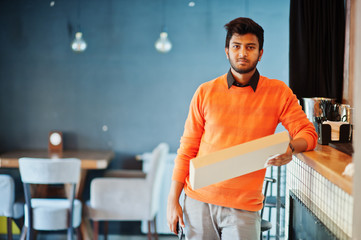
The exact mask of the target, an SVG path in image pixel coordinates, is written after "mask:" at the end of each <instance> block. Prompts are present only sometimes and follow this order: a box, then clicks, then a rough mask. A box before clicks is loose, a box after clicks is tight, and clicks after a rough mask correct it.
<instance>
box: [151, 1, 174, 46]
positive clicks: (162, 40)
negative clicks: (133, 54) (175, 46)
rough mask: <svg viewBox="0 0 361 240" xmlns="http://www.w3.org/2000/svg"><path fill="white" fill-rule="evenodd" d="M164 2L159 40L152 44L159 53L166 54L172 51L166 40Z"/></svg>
mask: <svg viewBox="0 0 361 240" xmlns="http://www.w3.org/2000/svg"><path fill="white" fill-rule="evenodd" d="M164 1H165V0H163V1H162V21H163V26H162V29H161V32H160V35H159V38H158V39H157V41H156V42H155V44H154V47H155V49H156V50H157V51H158V52H160V53H167V52H169V51H170V50H171V49H172V43H171V42H170V40H169V38H168V32H167V28H166V25H165V2H164Z"/></svg>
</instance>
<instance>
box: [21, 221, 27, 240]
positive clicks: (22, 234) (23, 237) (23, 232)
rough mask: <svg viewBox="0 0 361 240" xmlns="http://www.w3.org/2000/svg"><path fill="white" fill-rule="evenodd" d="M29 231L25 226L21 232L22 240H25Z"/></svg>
mask: <svg viewBox="0 0 361 240" xmlns="http://www.w3.org/2000/svg"><path fill="white" fill-rule="evenodd" d="M27 231H28V228H27V227H26V226H25V224H24V225H23V229H22V230H21V235H20V240H25V238H26V232H27Z"/></svg>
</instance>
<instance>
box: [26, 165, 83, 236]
mask: <svg viewBox="0 0 361 240" xmlns="http://www.w3.org/2000/svg"><path fill="white" fill-rule="evenodd" d="M19 169H20V176H21V180H22V182H23V185H24V194H25V207H24V211H25V227H26V231H27V232H26V239H27V240H33V239H34V238H35V235H34V231H33V230H42V231H52V230H54V231H56V230H67V236H68V237H67V238H68V240H71V239H73V230H74V228H77V227H79V225H80V223H81V212H82V204H81V202H80V201H79V200H77V199H75V187H76V183H77V182H78V181H79V177H80V160H79V159H74V158H68V159H40V158H20V159H19ZM30 184H46V185H54V184H55V185H58V184H70V193H69V196H68V198H64V196H61V197H62V198H33V196H32V194H31V192H30ZM66 186H68V185H65V186H64V187H66ZM67 190H69V189H67Z"/></svg>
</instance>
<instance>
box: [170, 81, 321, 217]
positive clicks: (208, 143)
mask: <svg viewBox="0 0 361 240" xmlns="http://www.w3.org/2000/svg"><path fill="white" fill-rule="evenodd" d="M280 122H281V123H282V124H283V126H284V127H285V128H286V129H287V130H288V132H289V133H290V135H291V136H292V137H293V138H294V139H295V138H300V137H302V138H304V139H305V140H306V141H307V143H308V149H307V150H311V149H313V148H314V147H315V146H316V142H317V134H316V132H315V128H314V126H313V124H312V123H311V122H310V121H309V120H308V119H307V117H306V114H305V113H304V112H303V111H302V108H301V106H300V105H299V104H298V101H297V98H296V96H295V95H294V94H293V93H292V90H291V89H290V88H289V87H288V86H287V85H286V84H285V83H283V82H282V81H279V80H272V79H268V78H266V77H264V76H260V78H259V82H258V86H257V89H256V91H255V92H254V91H253V89H252V88H251V87H249V86H248V87H236V86H232V87H231V88H229V89H228V86H227V74H225V75H223V76H220V77H218V78H216V79H214V80H212V81H209V82H206V83H203V84H202V85H201V86H200V87H199V88H198V89H197V91H196V92H195V94H194V96H193V99H192V101H191V104H190V109H189V114H188V118H187V120H186V123H185V128H184V133H183V136H182V138H181V141H180V142H181V144H180V147H179V149H178V155H177V157H176V159H175V167H174V170H173V177H172V179H173V180H175V181H178V182H182V183H184V191H185V193H186V194H187V195H188V196H189V197H191V198H194V199H197V200H199V201H202V202H207V203H211V204H215V205H220V206H225V207H231V208H237V209H243V210H248V211H258V210H260V209H261V208H262V201H263V195H262V186H263V180H264V176H265V172H266V170H265V169H262V170H259V171H256V172H252V173H249V174H246V175H243V176H240V177H236V178H232V179H230V180H226V181H223V182H220V183H217V184H213V185H210V186H207V187H204V188H200V189H197V190H193V189H192V188H191V186H190V183H189V161H190V159H192V158H194V157H197V156H204V155H206V154H208V153H211V152H214V151H217V150H221V149H224V148H228V147H231V146H234V145H237V144H241V143H244V142H247V141H251V140H254V139H257V138H261V137H264V136H268V135H271V134H274V132H275V129H276V127H277V125H278V123H280Z"/></svg>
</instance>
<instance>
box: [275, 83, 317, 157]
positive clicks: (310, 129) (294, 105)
mask: <svg viewBox="0 0 361 240" xmlns="http://www.w3.org/2000/svg"><path fill="white" fill-rule="evenodd" d="M282 99H283V101H284V104H283V109H282V112H281V116H280V121H281V122H282V125H283V126H284V127H285V128H286V129H287V130H288V132H289V134H290V135H291V137H292V138H293V139H297V138H303V139H305V140H306V141H307V151H309V150H313V149H314V148H315V147H316V144H317V138H318V136H317V133H316V131H315V127H314V126H313V124H312V123H311V122H310V121H309V120H308V118H307V116H306V114H305V113H304V111H303V110H302V107H301V106H300V104H299V103H298V99H297V97H296V95H295V94H293V92H292V90H291V89H290V88H288V87H287V88H286V90H285V92H284V96H283V98H282Z"/></svg>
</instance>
